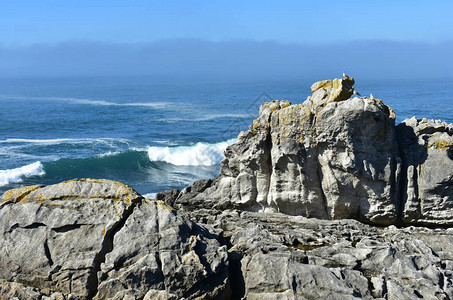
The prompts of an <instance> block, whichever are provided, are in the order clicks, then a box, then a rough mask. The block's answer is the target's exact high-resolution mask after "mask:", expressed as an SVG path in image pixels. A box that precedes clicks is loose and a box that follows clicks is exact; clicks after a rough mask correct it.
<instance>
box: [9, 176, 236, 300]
mask: <svg viewBox="0 0 453 300" xmlns="http://www.w3.org/2000/svg"><path fill="white" fill-rule="evenodd" d="M0 220H1V222H0V241H1V242H0V279H1V280H2V281H0V296H1V297H0V298H2V299H3V298H12V297H14V296H15V297H18V298H19V299H41V298H40V297H41V296H43V295H44V296H49V297H51V298H52V297H53V298H52V299H61V298H58V297H63V298H62V299H143V297H144V296H145V295H146V294H147V293H148V296H149V297H151V295H158V294H161V296H162V297H170V296H171V295H173V296H174V297H177V298H182V297H185V298H188V299H211V298H213V297H214V298H215V297H218V298H221V297H223V296H225V297H226V296H228V291H229V289H228V280H227V279H228V269H227V251H226V247H225V246H222V245H220V243H219V242H218V241H217V239H216V237H215V236H213V235H212V234H210V233H209V232H207V231H206V230H205V229H204V228H202V227H200V226H198V225H197V224H195V223H193V222H191V221H189V220H187V219H186V218H184V217H181V216H179V215H178V214H177V213H176V212H175V211H174V210H173V209H172V208H171V207H169V206H168V205H167V204H165V203H163V202H156V201H151V200H148V199H145V198H143V197H142V196H140V195H139V194H137V193H136V192H135V191H134V190H132V189H131V188H130V187H128V186H126V185H124V184H121V183H118V182H112V181H108V180H94V179H86V180H72V181H68V182H63V183H61V184H57V185H52V186H47V187H43V186H32V187H26V188H20V189H15V190H11V191H8V192H6V193H5V194H4V195H3V197H2V202H1V204H0ZM51 295H54V296H51ZM151 298H152V297H151ZM151 298H150V299H151Z"/></svg>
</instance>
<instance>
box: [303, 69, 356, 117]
mask: <svg viewBox="0 0 453 300" xmlns="http://www.w3.org/2000/svg"><path fill="white" fill-rule="evenodd" d="M354 83H355V81H354V78H352V77H347V78H343V79H338V78H336V79H333V80H322V81H318V82H316V83H314V84H313V85H312V86H311V92H312V93H313V95H312V96H311V97H308V98H307V101H306V102H304V105H305V106H308V107H309V108H310V109H311V110H312V111H313V112H317V111H318V109H319V108H322V107H324V106H326V105H327V104H329V103H331V102H339V101H343V100H347V99H349V98H350V97H351V96H352V94H353V93H354V88H353V87H352V86H353V85H354Z"/></svg>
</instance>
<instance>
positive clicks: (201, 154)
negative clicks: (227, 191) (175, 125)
mask: <svg viewBox="0 0 453 300" xmlns="http://www.w3.org/2000/svg"><path fill="white" fill-rule="evenodd" d="M234 141H235V140H234V139H232V140H228V141H225V142H220V143H216V144H209V143H197V144H195V145H193V146H178V147H148V149H147V151H148V157H149V159H150V160H151V161H163V162H166V163H169V164H173V165H177V166H212V165H216V164H219V163H220V162H221V161H222V159H223V152H224V151H225V149H226V147H228V146H229V145H231V144H233V143H234Z"/></svg>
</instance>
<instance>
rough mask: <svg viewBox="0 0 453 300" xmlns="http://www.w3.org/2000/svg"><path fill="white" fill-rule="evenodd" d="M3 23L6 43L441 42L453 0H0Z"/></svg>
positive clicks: (449, 32)
mask: <svg viewBox="0 0 453 300" xmlns="http://www.w3.org/2000/svg"><path fill="white" fill-rule="evenodd" d="M0 29H1V30H0V32H1V42H2V44H3V45H10V44H30V43H43V42H44V43H48V42H50V43H57V42H62V41H68V40H95V41H107V42H128V43H137V42H139V43H146V42H152V41H155V40H159V39H167V38H199V39H208V40H215V41H218V40H231V39H254V40H259V41H262V40H274V41H280V42H298V43H319V42H321V43H325V42H337V41H343V40H357V39H390V40H397V41H426V42H439V41H444V40H448V39H452V38H453V2H452V1H451V0H445V1H442V0H440V1H436V0H431V1H426V0H422V1H417V0H410V1H408V0H398V1H395V0H393V1H382V0H381V1H364V0H360V1H348V0H343V1H329V0H327V1H236V0H234V1H199V0H195V1H180V0H175V1H124V0H122V1H118V0H109V1H103V0H91V1H86V0H77V1H76V0H64V1H62V0H58V1H56V0H53V1H50V0H39V1H36V0H27V1H24V0H14V1H9V0H4V1H1V4H0Z"/></svg>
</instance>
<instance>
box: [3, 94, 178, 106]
mask: <svg viewBox="0 0 453 300" xmlns="http://www.w3.org/2000/svg"><path fill="white" fill-rule="evenodd" d="M0 98H1V99H13V100H14V99H18V100H26V101H36V100H42V101H64V102H72V103H76V104H87V105H103V106H144V107H153V108H164V107H166V106H169V105H171V103H169V102H128V103H117V102H110V101H105V100H94V99H81V98H66V97H27V96H23V97H20V96H1V95H0Z"/></svg>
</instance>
